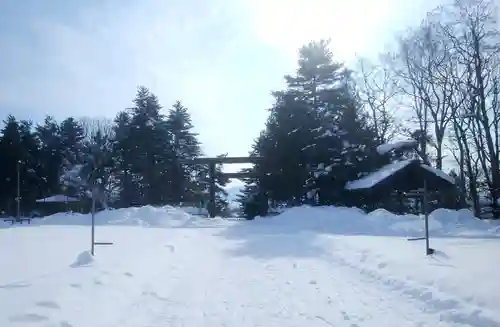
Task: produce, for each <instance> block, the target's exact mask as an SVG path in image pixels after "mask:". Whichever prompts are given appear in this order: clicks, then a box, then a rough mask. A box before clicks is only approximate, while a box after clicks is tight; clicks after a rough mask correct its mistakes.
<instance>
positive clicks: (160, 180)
mask: <svg viewBox="0 0 500 327" xmlns="http://www.w3.org/2000/svg"><path fill="white" fill-rule="evenodd" d="M161 108H162V107H161V106H160V104H159V101H158V98H157V97H156V96H155V95H154V94H153V93H151V92H150V91H149V90H148V89H147V88H145V87H143V86H141V87H139V89H138V91H137V95H136V98H135V99H134V106H133V107H132V108H130V109H129V110H128V112H129V118H127V119H128V122H127V125H126V127H125V125H124V126H120V127H119V128H120V129H121V130H119V131H117V138H119V139H120V143H121V146H118V148H120V147H121V150H122V151H123V153H122V154H123V155H124V157H123V158H122V159H123V160H122V161H123V162H121V165H122V166H124V167H125V168H127V171H126V173H127V176H128V177H127V179H128V181H127V183H128V182H130V183H134V184H136V186H137V187H138V189H137V191H138V193H136V195H137V196H138V197H137V198H135V199H133V200H132V201H133V202H134V203H136V204H161V203H163V202H164V201H166V200H167V199H165V193H166V192H165V191H166V187H167V184H168V179H167V170H168V167H169V165H171V163H172V161H173V157H174V156H173V151H172V147H171V134H170V132H169V129H168V124H167V122H166V121H165V119H164V117H163V116H162V115H161V114H160V110H161ZM122 118H126V116H122ZM122 123H124V122H122ZM121 134H124V135H121Z"/></svg>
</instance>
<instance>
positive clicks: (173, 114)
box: [166, 101, 202, 203]
mask: <svg viewBox="0 0 500 327" xmlns="http://www.w3.org/2000/svg"><path fill="white" fill-rule="evenodd" d="M166 122H167V126H168V130H169V132H170V134H171V137H172V150H173V152H174V155H175V157H174V160H173V161H172V164H171V165H170V166H169V172H170V174H169V179H170V181H171V184H170V185H171V188H170V193H171V200H172V201H173V202H174V203H180V202H194V201H196V198H197V191H199V188H198V187H197V184H198V180H197V178H196V167H194V166H193V165H182V164H181V163H180V162H179V159H193V158H196V157H198V156H200V155H201V153H202V152H201V148H200V142H199V141H198V139H197V134H196V133H194V132H193V131H192V129H193V127H194V126H193V124H192V122H191V115H190V114H189V112H188V109H187V108H186V107H184V106H183V105H182V104H181V102H180V101H177V102H176V103H175V104H174V105H173V106H172V108H171V109H170V110H169V113H168V117H167V121H166Z"/></svg>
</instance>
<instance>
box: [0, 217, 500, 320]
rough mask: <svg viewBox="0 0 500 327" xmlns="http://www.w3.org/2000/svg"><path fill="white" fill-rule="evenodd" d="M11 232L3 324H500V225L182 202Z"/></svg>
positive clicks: (4, 264) (2, 249) (0, 301)
mask: <svg viewBox="0 0 500 327" xmlns="http://www.w3.org/2000/svg"><path fill="white" fill-rule="evenodd" d="M89 222H90V217H89V216H86V215H66V214H58V215H54V216H51V217H47V218H44V219H41V220H35V221H33V224H32V225H29V226H28V225H15V226H14V227H11V226H10V225H5V224H3V225H2V226H1V228H0V326H2V327H4V326H5V327H11V326H12V327H14V326H16V327H17V326H54V327H71V326H73V327H79V326H82V327H83V326H85V327H89V326H92V327H115V326H120V327H129V326H130V327H156V326H193V327H199V326H214V327H220V326H238V327H245V326H279V327H283V326H308V327H309V326H312V327H315V326H318V327H320V326H359V327H362V326H377V327H380V326H384V327H391V326H394V327H400V326H485V327H491V326H500V307H499V305H498V303H500V279H499V278H498V269H499V268H500V264H499V263H498V254H499V253H500V228H499V224H498V223H493V222H484V221H477V220H475V219H474V218H473V217H471V215H470V213H469V212H467V211H460V212H454V211H447V210H438V211H435V212H434V213H433V215H431V224H430V226H431V236H432V239H431V246H432V247H433V248H434V249H436V254H435V255H433V256H426V255H425V249H424V243H423V241H408V239H407V237H408V236H422V233H423V232H422V227H423V221H422V219H421V218H420V217H417V216H397V215H392V214H390V213H388V212H386V211H384V210H377V211H375V212H373V213H371V214H369V215H365V214H363V213H362V212H361V211H360V210H357V209H349V208H308V207H299V208H292V209H287V210H285V212H283V213H282V214H280V215H278V216H274V217H269V218H258V219H256V220H254V221H236V220H224V219H206V218H200V217H194V216H192V215H190V214H188V213H186V212H185V211H181V210H179V209H175V208H172V207H165V208H152V207H143V208H133V209H120V210H114V211H110V212H103V213H100V214H99V215H97V222H98V226H97V228H96V233H97V241H108V242H113V243H114V244H113V245H111V246H100V247H98V248H97V253H96V256H95V257H92V256H91V255H90V254H89V253H88V252H86V250H87V249H88V248H89V246H90V245H89V243H90V228H89V226H88V223H89Z"/></svg>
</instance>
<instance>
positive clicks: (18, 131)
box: [0, 115, 40, 215]
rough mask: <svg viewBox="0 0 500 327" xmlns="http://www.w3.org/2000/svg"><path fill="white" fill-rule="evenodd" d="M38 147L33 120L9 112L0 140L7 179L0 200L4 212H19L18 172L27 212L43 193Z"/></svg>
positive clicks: (2, 172) (4, 173) (21, 193)
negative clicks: (33, 129)
mask: <svg viewBox="0 0 500 327" xmlns="http://www.w3.org/2000/svg"><path fill="white" fill-rule="evenodd" d="M38 149H39V144H38V141H37V139H36V137H35V135H34V133H33V131H32V123H31V122H30V121H24V120H22V121H18V120H17V119H16V118H15V117H14V116H12V115H9V116H8V117H7V120H5V121H4V128H3V129H2V138H1V140H0V154H1V162H2V171H1V172H0V178H1V180H3V184H2V189H1V190H0V199H1V204H2V209H3V211H5V212H7V213H9V214H11V215H14V214H16V198H17V190H18V171H19V186H20V188H19V190H20V196H21V202H22V203H24V204H26V205H25V206H24V207H23V209H25V210H24V211H25V212H27V211H28V210H30V209H31V206H30V204H31V203H33V202H34V201H35V200H36V198H37V197H38V196H39V193H40V192H39V188H38V187H37V185H38V182H39V174H40V166H39V163H38V155H39V154H38Z"/></svg>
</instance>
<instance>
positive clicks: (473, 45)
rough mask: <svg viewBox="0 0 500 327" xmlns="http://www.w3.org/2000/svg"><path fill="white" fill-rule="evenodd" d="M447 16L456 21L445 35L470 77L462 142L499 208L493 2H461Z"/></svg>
mask: <svg viewBox="0 0 500 327" xmlns="http://www.w3.org/2000/svg"><path fill="white" fill-rule="evenodd" d="M448 14H449V15H450V16H451V17H453V19H452V20H451V22H450V23H449V24H447V26H446V28H445V29H444V31H445V33H446V36H447V37H448V39H449V40H450V41H451V42H452V44H453V52H454V53H456V55H457V61H458V62H459V64H460V65H461V66H462V67H463V71H464V72H466V74H467V78H466V80H467V85H466V93H467V95H468V97H469V101H468V105H467V106H466V109H465V110H464V111H465V112H464V113H465V114H466V115H467V116H468V117H470V122H469V123H468V124H469V125H468V129H467V131H466V135H464V136H462V138H464V139H466V140H467V141H470V142H471V144H472V147H473V151H474V152H475V154H474V156H475V159H476V161H477V163H478V166H479V167H480V169H481V173H480V174H478V175H480V176H481V177H482V178H484V181H485V184H486V185H487V188H488V192H489V193H490V197H491V198H492V201H493V205H494V206H496V205H497V201H498V199H499V198H500V157H499V155H500V151H499V150H500V144H499V139H500V134H499V133H500V130H499V123H500V107H499V103H498V100H499V98H498V97H499V93H500V80H499V78H500V74H499V72H500V71H499V68H500V66H499V63H500V61H499V60H500V57H499V52H500V34H499V32H498V26H497V12H496V6H495V3H494V1H485V0H460V1H457V2H456V3H455V5H454V6H453V7H452V8H451V10H449V12H448ZM460 133H464V131H460ZM467 136H468V137H467ZM470 173H471V172H470V171H469V174H470ZM476 176H477V175H476ZM477 182H479V181H477ZM476 184H477V183H476Z"/></svg>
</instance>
